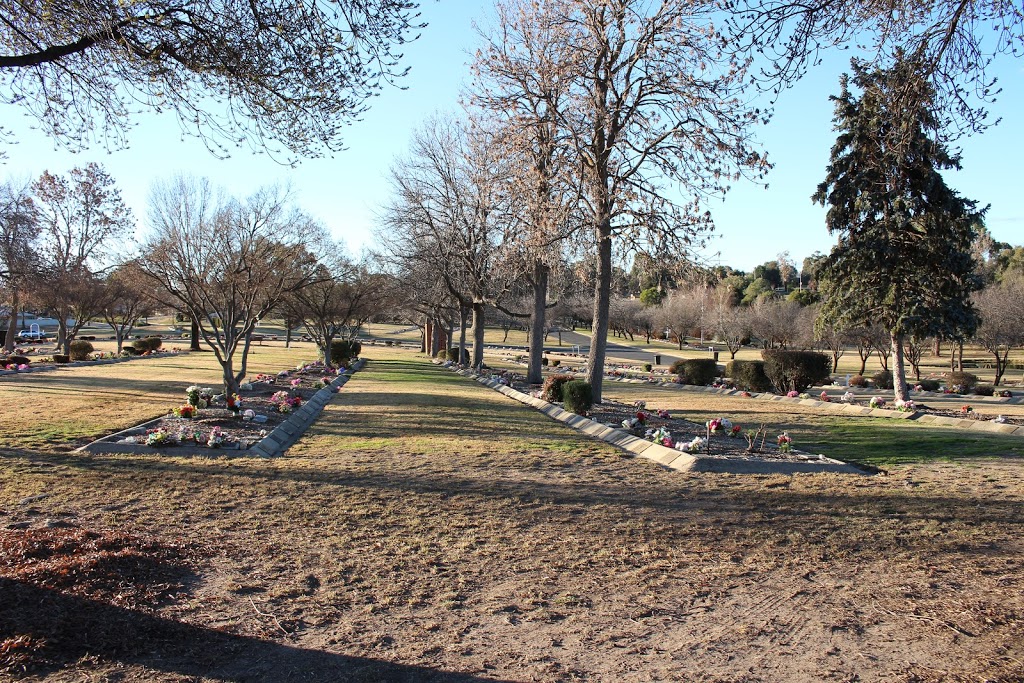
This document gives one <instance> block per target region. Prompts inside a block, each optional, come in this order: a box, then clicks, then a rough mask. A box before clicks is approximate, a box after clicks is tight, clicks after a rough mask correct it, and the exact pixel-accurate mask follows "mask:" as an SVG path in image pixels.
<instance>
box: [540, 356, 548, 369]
mask: <svg viewBox="0 0 1024 683" xmlns="http://www.w3.org/2000/svg"><path fill="white" fill-rule="evenodd" d="M549 362H550V361H548V359H547V357H545V356H541V359H540V364H541V365H542V366H544V367H547V366H548V363H549Z"/></svg>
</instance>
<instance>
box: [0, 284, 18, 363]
mask: <svg viewBox="0 0 1024 683" xmlns="http://www.w3.org/2000/svg"><path fill="white" fill-rule="evenodd" d="M19 306H21V296H20V292H18V286H17V285H14V286H12V287H11V316H10V318H8V319H7V338H6V339H5V340H4V351H5V352H6V353H11V352H13V351H14V338H15V337H16V336H18V307H19Z"/></svg>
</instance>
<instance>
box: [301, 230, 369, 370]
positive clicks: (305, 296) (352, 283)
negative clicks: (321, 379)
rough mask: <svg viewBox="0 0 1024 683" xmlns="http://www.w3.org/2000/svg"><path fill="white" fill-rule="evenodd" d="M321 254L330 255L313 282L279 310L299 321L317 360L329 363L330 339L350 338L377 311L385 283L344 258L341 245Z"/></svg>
mask: <svg viewBox="0 0 1024 683" xmlns="http://www.w3.org/2000/svg"><path fill="white" fill-rule="evenodd" d="M325 251H326V252H327V253H330V254H332V256H331V257H330V258H328V259H326V260H323V261H322V262H321V263H320V265H319V266H318V268H317V271H316V275H315V278H314V281H313V282H311V283H310V284H309V285H307V286H305V287H302V288H301V289H297V290H295V291H293V292H290V293H289V294H288V295H287V296H285V298H284V300H283V306H282V307H283V309H284V311H285V312H286V314H287V316H288V317H289V318H290V319H292V320H299V321H301V322H302V324H303V326H304V327H305V329H306V333H307V334H308V335H309V336H310V338H311V339H312V340H313V341H314V342H315V343H316V345H317V348H318V349H320V356H321V358H323V359H324V360H325V361H330V359H331V343H332V342H333V340H334V339H335V338H343V339H354V338H355V336H356V334H358V332H359V329H360V328H361V327H362V326H363V324H364V323H365V322H366V321H367V320H368V319H369V318H370V316H371V315H373V314H374V313H375V312H376V311H377V310H379V308H380V307H381V304H382V298H383V296H384V292H385V282H384V277H383V276H382V275H380V274H376V273H371V272H370V271H369V269H368V268H367V266H366V265H365V264H360V263H354V262H352V260H351V259H349V258H348V257H347V256H345V255H344V252H343V247H342V245H335V246H334V247H333V248H329V249H327V250H325Z"/></svg>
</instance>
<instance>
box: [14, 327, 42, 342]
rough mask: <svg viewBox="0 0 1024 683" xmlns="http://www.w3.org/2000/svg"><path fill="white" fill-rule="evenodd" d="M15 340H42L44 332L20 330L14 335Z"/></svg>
mask: <svg viewBox="0 0 1024 683" xmlns="http://www.w3.org/2000/svg"><path fill="white" fill-rule="evenodd" d="M14 340H15V341H16V342H19V343H21V342H44V341H46V333H45V332H43V331H42V330H22V331H21V332H19V333H18V334H17V336H15V337H14Z"/></svg>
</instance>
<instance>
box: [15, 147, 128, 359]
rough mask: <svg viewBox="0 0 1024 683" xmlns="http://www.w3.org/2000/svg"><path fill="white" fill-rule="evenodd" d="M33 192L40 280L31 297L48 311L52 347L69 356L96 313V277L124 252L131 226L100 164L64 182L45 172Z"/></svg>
mask: <svg viewBox="0 0 1024 683" xmlns="http://www.w3.org/2000/svg"><path fill="white" fill-rule="evenodd" d="M34 190H35V196H36V200H37V204H38V206H39V222H40V227H41V234H40V237H39V243H38V244H39V247H38V253H39V259H40V277H39V278H37V280H36V282H35V284H34V286H33V288H32V297H33V298H34V299H35V301H36V302H37V303H39V304H40V305H42V306H44V307H45V308H48V309H50V310H51V311H53V315H54V317H55V318H56V319H57V346H58V347H60V348H61V349H62V350H63V352H64V353H68V345H69V344H70V343H71V340H72V339H73V338H74V336H75V333H76V332H77V331H78V329H79V328H80V327H81V326H82V325H83V324H84V323H85V319H84V317H85V316H89V315H94V314H96V313H97V312H98V310H97V308H96V306H97V304H98V291H97V285H96V274H97V273H99V272H100V271H101V270H102V268H103V266H104V265H105V262H106V261H107V260H108V258H110V256H111V255H112V253H113V251H114V250H115V249H116V248H118V247H121V246H123V244H124V242H125V240H126V238H127V237H128V236H129V235H130V234H131V232H132V230H133V228H134V225H135V220H134V218H133V217H132V214H131V211H129V209H128V207H127V206H126V205H125V203H124V202H123V201H122V200H121V193H120V191H119V190H118V189H117V187H116V186H115V185H114V180H113V178H111V177H110V176H109V175H108V174H107V172H106V171H105V170H103V168H102V167H101V166H100V165H99V164H94V163H90V164H87V165H86V166H85V167H84V168H73V169H71V171H70V173H69V174H68V177H67V178H64V177H62V176H55V175H53V174H51V173H49V172H44V173H43V175H42V176H41V177H40V178H39V180H37V181H36V183H35V185H34ZM69 319H73V320H74V322H73V323H72V326H71V328H69V327H68V320H69Z"/></svg>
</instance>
